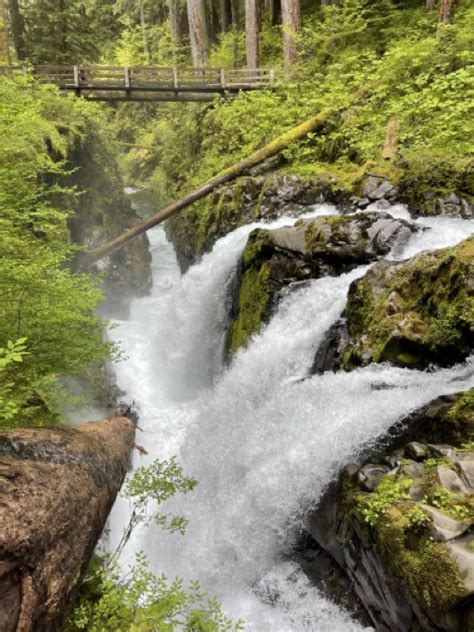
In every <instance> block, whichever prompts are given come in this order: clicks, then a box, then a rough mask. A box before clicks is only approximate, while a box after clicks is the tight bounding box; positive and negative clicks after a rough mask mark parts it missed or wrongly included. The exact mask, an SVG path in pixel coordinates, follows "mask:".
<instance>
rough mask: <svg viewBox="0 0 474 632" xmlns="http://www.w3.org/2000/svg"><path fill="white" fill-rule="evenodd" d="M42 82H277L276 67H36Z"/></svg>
mask: <svg viewBox="0 0 474 632" xmlns="http://www.w3.org/2000/svg"><path fill="white" fill-rule="evenodd" d="M33 74H34V75H35V76H36V77H38V79H39V80H40V81H43V82H45V83H54V84H56V85H59V86H60V87H62V88H65V89H77V90H87V89H103V90H104V89H108V90H114V89H115V90H125V91H127V90H140V89H141V90H165V89H167V90H179V89H181V90H182V89H186V88H188V89H193V88H194V89H195V88H200V89H201V90H204V89H214V90H216V89H219V90H225V89H228V88H239V87H242V88H247V89H251V88H253V87H255V88H261V87H265V86H266V85H270V84H273V83H275V82H276V80H277V76H276V72H275V70H274V69H273V68H257V69H254V70H249V69H233V68H178V67H176V66H175V67H164V66H130V67H120V66H54V65H47V66H45V65H44V66H36V67H35V68H34V69H33Z"/></svg>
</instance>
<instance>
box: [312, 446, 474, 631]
mask: <svg viewBox="0 0 474 632" xmlns="http://www.w3.org/2000/svg"><path fill="white" fill-rule="evenodd" d="M424 447H425V451H424V457H423V460H420V461H417V462H415V461H412V462H411V463H412V464H413V465H415V466H416V474H417V476H419V478H418V479H417V481H416V483H415V485H416V486H417V488H418V490H417V494H416V495H415V496H413V494H412V488H413V486H414V485H413V479H412V478H411V477H410V476H409V472H410V465H409V463H408V464H407V463H405V462H404V461H403V460H402V461H401V462H400V464H399V465H398V466H397V467H396V468H395V469H392V470H391V471H390V472H387V469H388V468H387V467H386V466H385V465H384V463H385V462H386V461H387V458H390V456H391V455H390V454H389V455H387V454H385V455H384V456H383V458H382V459H381V460H382V462H378V461H377V462H375V461H374V460H372V461H371V462H367V463H365V464H363V465H362V467H359V468H355V466H354V465H351V466H350V467H349V468H346V470H345V471H344V472H343V473H342V474H341V477H340V479H339V481H338V482H336V483H334V484H333V485H332V486H330V487H329V488H328V490H327V492H326V494H325V496H324V497H323V499H322V501H321V502H320V504H319V506H318V508H317V509H316V511H315V512H314V514H313V515H312V517H311V520H310V525H309V532H310V535H311V536H312V538H314V540H315V541H316V543H317V544H318V545H319V546H321V547H322V548H323V549H324V550H325V551H326V552H327V553H328V554H329V555H331V556H332V557H333V559H334V560H335V562H337V564H338V565H339V566H340V568H341V569H342V570H343V571H344V572H345V573H346V574H347V576H348V578H349V579H350V580H351V582H352V583H353V587H354V590H355V593H356V595H357V596H358V598H359V599H360V600H361V602H362V603H363V605H364V607H365V608H366V610H367V613H368V614H369V615H370V617H371V619H372V622H373V624H374V626H375V628H376V629H377V630H379V629H380V630H384V629H387V630H391V631H393V632H409V631H412V630H429V631H433V632H434V631H435V630H445V631H453V632H454V631H459V632H468V630H470V628H469V627H468V625H469V622H470V621H472V617H473V616H474V581H473V577H474V573H473V569H474V564H473V562H474V549H473V547H474V535H473V533H472V527H473V526H474V488H472V487H469V486H466V487H464V491H462V492H461V493H459V492H456V493H454V492H452V491H451V489H450V483H449V482H448V486H446V487H445V486H443V485H442V484H441V483H440V480H439V477H438V478H437V471H438V469H439V468H440V467H442V468H446V469H450V470H451V471H452V472H453V474H454V475H456V463H455V462H452V461H448V460H447V459H446V457H442V460H439V461H437V460H436V459H433V457H431V456H430V452H429V449H428V446H427V445H426V444H425V446H424ZM452 451H453V454H454V455H459V456H464V457H467V458H468V459H469V460H472V459H473V458H474V451H472V450H469V449H463V450H458V449H456V448H455V447H454V446H452ZM392 456H393V457H394V458H395V459H396V458H398V453H393V455H392ZM418 458H421V457H418ZM368 473H369V474H371V475H373V474H376V476H375V478H373V479H372V480H371V483H370V485H368V484H367V480H368V477H367V475H368Z"/></svg>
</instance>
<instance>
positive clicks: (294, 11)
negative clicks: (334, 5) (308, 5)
mask: <svg viewBox="0 0 474 632" xmlns="http://www.w3.org/2000/svg"><path fill="white" fill-rule="evenodd" d="M281 15H282V23H283V57H284V67H285V77H286V78H287V79H288V78H289V77H290V75H291V69H292V66H293V64H295V63H296V62H297V61H298V47H297V44H296V40H295V34H296V33H297V32H298V31H299V30H300V27H301V16H300V3H299V0H282V2H281Z"/></svg>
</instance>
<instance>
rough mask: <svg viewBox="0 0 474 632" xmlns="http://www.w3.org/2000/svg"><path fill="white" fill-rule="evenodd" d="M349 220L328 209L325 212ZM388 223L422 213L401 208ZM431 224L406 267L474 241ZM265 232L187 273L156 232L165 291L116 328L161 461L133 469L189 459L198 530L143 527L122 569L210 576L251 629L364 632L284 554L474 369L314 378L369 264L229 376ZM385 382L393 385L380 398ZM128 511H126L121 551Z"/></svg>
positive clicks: (254, 346)
mask: <svg viewBox="0 0 474 632" xmlns="http://www.w3.org/2000/svg"><path fill="white" fill-rule="evenodd" d="M335 212H336V211H335V209H333V208H332V207H329V206H318V207H315V209H314V211H313V213H312V214H313V215H321V214H332V213H335ZM389 212H391V213H392V214H393V215H394V216H397V217H408V214H407V211H406V209H404V208H403V207H401V206H396V207H393V208H392V209H390V211H389ZM293 221H294V220H292V219H291V218H283V219H281V220H279V221H278V222H276V223H274V224H273V225H285V224H288V223H291V222H293ZM420 223H421V224H423V225H424V226H425V227H426V230H425V231H423V232H422V233H421V234H418V235H414V236H413V237H412V238H411V240H410V242H409V243H408V244H406V245H405V246H404V248H403V250H401V251H400V249H399V250H398V251H397V252H394V253H393V254H392V255H391V256H392V257H393V258H397V259H398V258H403V257H405V256H412V255H413V254H415V253H416V252H419V251H421V250H423V249H430V248H431V249H432V248H440V247H443V246H448V245H453V244H455V243H457V242H459V241H460V240H462V239H463V238H466V237H467V236H468V235H469V234H470V233H471V232H472V231H473V229H474V221H467V220H461V219H449V218H433V219H423V220H420ZM254 226H256V224H254V225H252V226H246V227H242V228H239V229H237V230H236V231H234V232H233V233H230V234H228V235H227V236H225V237H223V238H222V239H220V240H219V241H218V242H217V243H216V244H215V246H214V249H213V250H212V252H211V253H209V254H207V255H205V256H204V257H203V259H202V261H201V262H200V263H199V264H196V265H195V266H193V267H192V268H191V269H190V270H189V271H188V272H187V273H186V274H185V275H181V274H180V272H179V269H178V265H177V262H176V257H175V254H174V251H173V248H172V246H171V244H170V243H169V242H168V241H167V240H166V236H165V233H164V230H163V229H162V228H159V227H158V228H155V229H153V230H152V231H150V232H149V237H150V241H151V250H152V255H153V264H152V265H153V289H152V292H151V294H150V295H149V296H147V297H145V298H140V299H136V300H134V301H133V303H132V305H131V311H130V318H129V319H128V320H127V321H116V322H115V324H116V325H117V327H116V328H115V329H114V330H113V331H112V337H113V339H114V340H115V341H117V342H120V344H121V347H122V349H123V351H124V353H125V355H126V359H124V360H123V361H121V362H120V363H119V364H118V365H117V378H118V383H119V386H120V387H121V388H122V389H123V390H124V391H126V393H127V397H128V399H129V400H135V402H136V403H137V405H138V406H139V408H140V411H141V412H140V421H139V426H140V429H141V431H138V433H137V443H138V444H140V445H143V446H144V447H145V448H146V450H147V451H148V455H147V456H142V455H139V454H138V453H136V454H135V456H134V464H135V465H138V464H145V465H146V464H148V463H150V462H151V461H152V460H154V459H156V458H159V459H166V458H170V457H171V456H173V455H177V457H178V461H179V462H180V463H181V464H182V466H183V469H184V471H185V473H186V474H187V475H189V476H192V477H193V478H195V479H197V480H198V481H199V485H198V486H197V488H196V489H195V490H194V491H193V492H192V493H190V494H187V495H186V496H184V497H176V498H174V499H172V500H171V501H170V502H169V503H168V504H167V506H166V507H163V510H164V511H166V512H167V513H168V512H169V513H172V514H178V515H183V516H185V517H186V518H188V519H189V527H188V529H187V533H186V535H184V536H181V535H177V534H174V535H173V534H169V533H166V532H164V531H162V530H160V529H159V528H158V527H154V526H151V527H148V528H146V529H145V528H141V529H138V530H137V531H136V532H135V533H134V534H133V536H132V538H131V540H130V542H129V543H128V544H127V546H126V547H125V549H124V551H123V553H122V562H123V563H127V562H129V561H130V560H131V559H133V556H134V553H135V552H136V551H137V550H140V549H143V550H144V551H145V552H146V554H147V556H148V558H149V560H150V563H151V567H152V570H154V571H155V572H157V573H161V572H164V573H166V574H167V575H168V576H169V577H174V576H175V575H179V576H181V577H183V578H184V579H185V580H190V579H199V580H200V581H201V585H202V587H203V589H204V590H205V591H207V592H208V593H209V594H210V595H216V596H217V597H218V598H219V599H220V601H221V603H222V608H223V610H224V612H225V614H226V615H227V616H229V617H231V618H233V619H238V618H242V619H244V620H245V621H246V624H247V628H246V629H247V630H250V631H253V632H304V631H315V632H319V631H321V632H322V631H323V630H324V631H325V632H349V631H350V632H355V631H358V630H362V629H363V628H362V627H361V626H360V625H359V624H358V623H357V622H356V621H354V620H353V619H352V618H351V616H350V615H349V614H348V613H347V612H345V611H344V610H343V609H341V608H340V607H339V606H337V605H335V604H334V603H332V602H331V601H329V600H328V599H326V598H325V597H323V596H322V595H321V594H320V593H319V592H318V590H317V589H316V588H315V587H314V586H312V585H311V584H310V582H309V581H308V579H307V578H306V576H305V574H304V573H303V571H302V570H301V569H300V567H299V566H298V565H297V564H296V563H295V562H292V561H289V558H288V556H287V555H286V554H287V553H288V551H289V550H291V546H292V544H293V543H294V539H295V537H296V534H297V533H298V532H299V531H300V530H301V528H302V527H303V528H304V525H305V520H306V516H307V515H308V513H309V512H310V511H311V510H312V509H313V508H314V507H315V505H316V504H317V501H318V499H319V498H320V496H321V494H322V493H323V491H324V489H325V487H326V485H327V484H328V483H329V482H330V481H331V480H332V479H333V478H334V477H335V476H336V475H337V472H338V469H339V468H340V467H341V466H342V465H344V464H345V463H347V462H348V461H351V460H353V459H355V458H356V457H357V454H358V453H359V452H360V451H361V449H362V448H363V447H365V446H367V445H368V444H370V443H371V442H373V441H375V440H376V439H377V437H379V436H381V435H382V434H383V433H384V432H385V431H386V430H387V429H388V428H389V427H390V426H391V425H392V424H393V423H394V422H396V421H397V420H398V419H400V418H401V417H403V416H405V415H406V414H408V413H409V412H411V411H413V410H415V409H417V408H419V407H420V406H422V405H424V404H425V403H427V402H428V401H430V400H431V399H433V398H434V397H436V396H438V395H440V394H441V393H449V392H456V391H459V390H462V389H463V388H467V387H469V386H472V385H473V383H474V380H473V370H474V368H473V363H472V362H471V361H468V362H467V363H465V364H463V365H460V366H456V367H453V368H450V369H440V370H436V371H416V370H408V369H400V368H394V367H390V366H387V365H374V366H369V367H366V368H363V369H359V370H356V371H353V372H351V373H344V372H341V373H332V372H330V373H326V374H323V375H318V376H313V377H309V378H308V377H307V376H308V371H309V368H310V367H311V364H312V361H313V358H314V353H315V351H316V349H317V347H318V345H319V343H320V342H321V341H322V340H323V338H324V335H325V333H326V331H327V329H328V328H329V327H330V326H331V325H332V324H333V323H334V322H335V321H336V320H337V318H338V317H339V316H340V314H341V312H342V310H343V308H344V304H345V299H346V294H347V289H348V287H349V284H350V282H351V281H352V280H353V279H355V278H357V277H358V276H360V275H362V274H363V273H364V270H365V269H366V268H358V269H356V270H354V271H352V272H350V273H348V274H343V275H341V276H339V277H335V278H332V277H327V278H323V279H319V280H315V281H312V282H311V283H309V284H308V285H307V286H305V287H304V288H303V289H300V290H299V291H297V292H293V293H291V294H289V295H288V296H286V298H285V299H284V300H283V301H282V302H281V304H280V306H279V309H278V311H277V313H276V314H275V315H274V317H273V318H272V320H271V322H270V323H269V324H268V326H267V327H265V328H264V330H263V331H262V332H261V333H260V334H259V335H257V336H255V337H254V338H253V340H252V342H251V343H250V345H249V346H248V347H247V348H246V349H243V350H240V351H239V352H238V353H237V354H236V356H235V357H234V359H233V361H232V363H231V364H230V365H229V366H225V365H224V363H223V350H224V343H225V331H226V325H227V314H228V308H229V300H230V292H231V288H232V283H233V277H234V274H235V269H236V265H237V262H238V260H239V256H240V254H241V252H242V250H243V248H244V246H245V241H246V237H247V235H248V233H249V232H250V230H251V229H252V228H253V227H254ZM301 378H307V379H301ZM381 383H383V384H385V385H389V386H390V387H391V388H389V389H383V390H380V389H374V388H373V386H374V385H377V384H381ZM129 511H130V508H129V506H128V502H127V501H125V500H124V499H119V500H118V501H117V503H116V505H115V507H114V510H113V512H112V516H111V536H110V537H111V543H112V545H113V544H114V543H116V542H117V541H118V539H119V537H120V533H121V530H122V529H123V527H124V525H125V524H126V522H127V520H128V515H129Z"/></svg>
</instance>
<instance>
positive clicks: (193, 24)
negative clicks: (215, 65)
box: [187, 0, 209, 68]
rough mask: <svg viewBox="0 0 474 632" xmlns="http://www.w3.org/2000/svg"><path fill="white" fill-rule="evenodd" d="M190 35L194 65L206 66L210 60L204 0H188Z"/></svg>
mask: <svg viewBox="0 0 474 632" xmlns="http://www.w3.org/2000/svg"><path fill="white" fill-rule="evenodd" d="M187 6H188V22H189V35H190V38H191V55H192V58H193V66H195V67H196V68H198V67H199V66H205V65H206V64H207V63H208V61H209V34H208V29H207V21H206V7H205V4H204V0H187Z"/></svg>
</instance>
